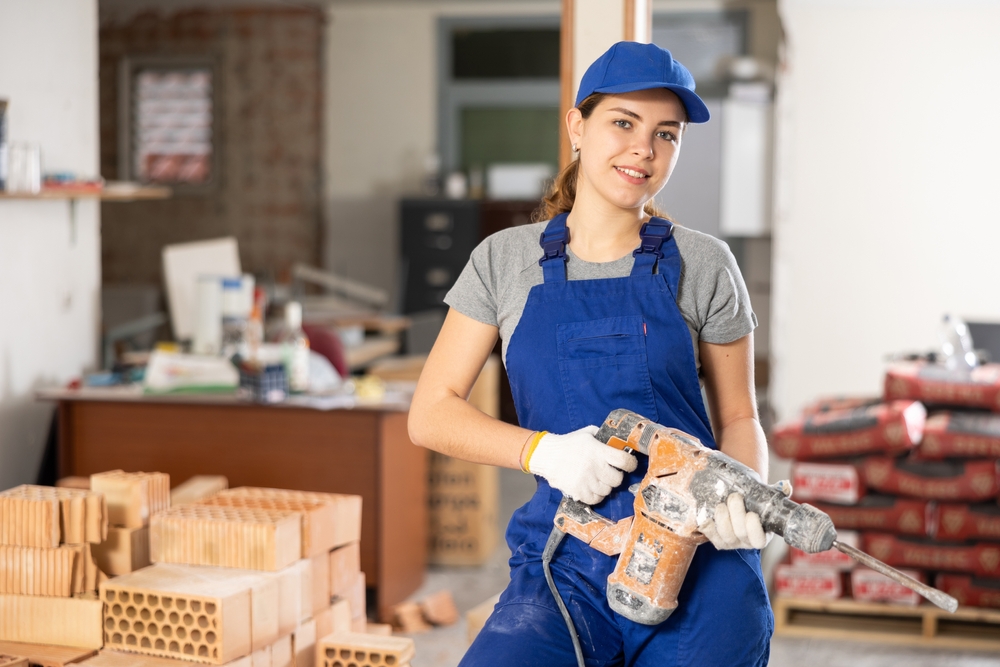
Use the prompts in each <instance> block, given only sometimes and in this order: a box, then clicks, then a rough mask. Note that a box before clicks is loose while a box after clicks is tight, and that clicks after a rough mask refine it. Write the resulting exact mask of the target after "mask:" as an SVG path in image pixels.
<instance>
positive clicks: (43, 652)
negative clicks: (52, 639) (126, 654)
mask: <svg viewBox="0 0 1000 667" xmlns="http://www.w3.org/2000/svg"><path fill="white" fill-rule="evenodd" d="M0 653H5V654H7V655H21V656H24V657H25V658H27V659H28V664H29V665H31V666H32V667H65V666H66V665H69V664H71V663H74V662H80V661H81V660H86V659H87V658H89V657H91V656H92V655H94V654H95V653H97V651H96V650H95V649H92V648H73V647H71V646H52V645H50V644H22V643H20V642H0Z"/></svg>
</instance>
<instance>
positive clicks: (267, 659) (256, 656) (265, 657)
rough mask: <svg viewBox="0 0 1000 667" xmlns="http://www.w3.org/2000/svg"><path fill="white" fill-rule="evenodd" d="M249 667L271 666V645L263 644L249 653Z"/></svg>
mask: <svg viewBox="0 0 1000 667" xmlns="http://www.w3.org/2000/svg"><path fill="white" fill-rule="evenodd" d="M250 665H251V667H271V647H270V646H265V647H263V648H259V649H257V650H256V651H254V652H253V653H252V654H251V655H250Z"/></svg>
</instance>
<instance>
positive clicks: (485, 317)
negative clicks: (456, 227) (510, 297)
mask: <svg viewBox="0 0 1000 667" xmlns="http://www.w3.org/2000/svg"><path fill="white" fill-rule="evenodd" d="M490 251H491V242H490V239H489V238H487V239H486V240H485V241H483V242H482V243H480V244H479V245H478V246H476V249H475V250H473V251H472V256H471V257H469V261H468V263H467V264H466V265H465V268H464V269H462V273H461V274H459V276H458V280H456V281H455V284H454V286H452V288H451V289H450V290H448V293H447V294H446V295H445V297H444V302H445V303H446V304H448V305H449V306H451V307H452V308H454V309H455V310H457V311H458V312H460V313H462V314H463V315H465V316H467V317H471V318H472V319H474V320H476V321H478V322H482V323H483V324H489V325H490V326H494V327H495V326H498V322H497V298H496V294H497V292H496V276H495V275H494V273H493V271H492V261H491V252H490Z"/></svg>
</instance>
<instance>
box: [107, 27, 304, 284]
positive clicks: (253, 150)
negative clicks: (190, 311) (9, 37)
mask: <svg viewBox="0 0 1000 667" xmlns="http://www.w3.org/2000/svg"><path fill="white" fill-rule="evenodd" d="M322 35H323V14H322V12H321V11H320V10H318V9H310V8H270V7H258V8H247V9H220V10H212V11H204V10H192V11H181V12H177V13H173V14H169V15H165V16H164V15H161V14H159V13H157V12H147V13H143V14H139V15H137V16H135V17H133V18H131V19H129V20H127V21H125V22H121V23H112V22H102V25H101V28H100V77H101V78H100V131H101V173H102V175H103V176H104V177H105V178H107V179H115V178H116V177H117V172H118V90H117V88H118V66H119V62H120V61H121V59H122V58H123V57H126V56H147V55H156V56H198V57H206V56H207V57H210V58H213V59H214V60H215V62H216V63H217V69H216V75H215V76H216V78H215V84H216V85H217V86H219V92H220V95H219V96H218V97H217V100H218V104H219V106H218V107H217V108H216V113H218V114H220V120H221V123H219V125H218V126H217V127H219V130H220V132H219V134H220V136H218V137H216V142H215V148H216V150H217V151H218V152H219V157H220V160H219V162H218V164H219V165H220V169H219V172H218V173H217V183H216V185H215V187H214V188H213V189H212V190H211V191H210V192H208V193H202V194H194V193H192V194H178V195H176V196H175V197H173V198H172V199H169V200H165V201H152V202H133V203H105V204H104V205H102V208H101V215H102V222H103V224H102V244H101V245H102V247H101V255H102V263H103V280H104V282H105V283H106V284H107V283H120V282H147V283H149V282H155V283H160V282H161V268H160V266H161V262H160V251H161V248H162V247H163V246H164V245H166V244H170V243H181V242H186V241H195V240H200V239H208V238H216V237H219V236H229V235H232V236H235V237H236V238H237V239H238V241H239V246H240V258H241V261H242V264H243V268H244V270H245V271H250V272H267V273H271V274H273V275H276V276H279V277H280V276H281V275H282V274H283V273H284V272H286V271H287V269H289V268H290V267H291V266H292V264H294V263H295V262H299V261H302V262H310V263H313V264H317V263H318V262H319V259H320V230H321V207H320V201H321V199H320V195H321V189H322V186H321V149H322V137H321V136H320V131H321V121H320V119H321V113H322V68H321V58H322Z"/></svg>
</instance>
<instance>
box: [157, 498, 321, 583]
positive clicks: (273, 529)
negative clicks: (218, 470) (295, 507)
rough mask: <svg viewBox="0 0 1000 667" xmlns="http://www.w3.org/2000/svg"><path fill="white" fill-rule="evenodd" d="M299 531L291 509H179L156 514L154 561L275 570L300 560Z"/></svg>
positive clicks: (174, 508)
mask: <svg viewBox="0 0 1000 667" xmlns="http://www.w3.org/2000/svg"><path fill="white" fill-rule="evenodd" d="M301 530H302V528H301V519H300V516H299V514H298V513H296V512H291V511H287V510H262V509H248V508H241V507H218V506H212V505H181V506H180V507H173V508H171V509H169V510H167V511H165V512H159V513H157V514H155V515H153V520H152V523H151V525H150V536H149V541H150V546H149V548H150V559H151V560H152V561H153V562H154V563H184V564H188V565H215V566H220V567H236V568H246V569H250V570H266V571H271V572H273V571H276V570H280V569H282V568H284V567H287V566H289V565H291V564H292V563H294V562H295V561H296V560H297V559H298V557H299V554H300V553H301V548H302V547H301Z"/></svg>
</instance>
